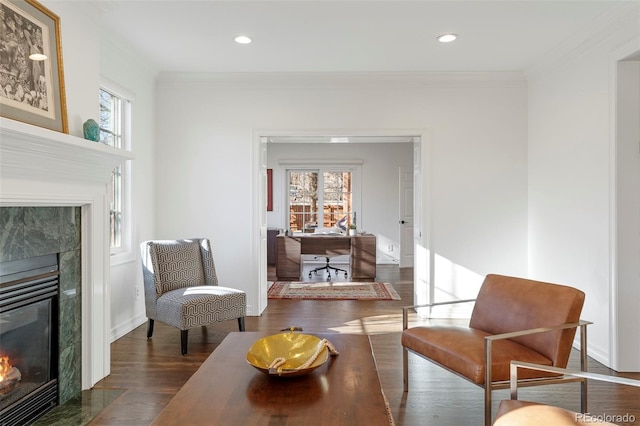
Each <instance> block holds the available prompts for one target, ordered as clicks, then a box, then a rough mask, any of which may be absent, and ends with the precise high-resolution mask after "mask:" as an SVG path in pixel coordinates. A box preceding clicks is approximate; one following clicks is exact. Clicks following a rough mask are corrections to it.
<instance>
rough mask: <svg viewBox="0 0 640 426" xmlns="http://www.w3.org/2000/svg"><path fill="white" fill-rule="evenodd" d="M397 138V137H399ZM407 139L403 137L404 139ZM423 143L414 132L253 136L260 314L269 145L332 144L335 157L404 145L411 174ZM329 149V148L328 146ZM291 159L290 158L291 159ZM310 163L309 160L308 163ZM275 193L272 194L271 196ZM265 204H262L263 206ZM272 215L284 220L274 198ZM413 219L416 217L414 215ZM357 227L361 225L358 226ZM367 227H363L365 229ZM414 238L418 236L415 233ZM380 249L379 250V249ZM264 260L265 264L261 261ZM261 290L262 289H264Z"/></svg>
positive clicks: (393, 222)
mask: <svg viewBox="0 0 640 426" xmlns="http://www.w3.org/2000/svg"><path fill="white" fill-rule="evenodd" d="M318 134H326V135H328V136H318ZM398 135H400V136H398ZM405 135H406V136H405ZM423 140H426V131H416V130H409V131H407V130H403V131H371V132H354V131H339V132H334V131H328V132H317V131H313V132H300V131H281V130H279V131H267V130H261V131H255V132H254V141H255V146H254V149H255V152H256V155H255V156H254V158H255V170H256V174H255V176H254V178H255V182H256V185H255V187H254V188H255V191H256V193H255V196H254V200H256V201H257V202H256V205H255V208H256V217H257V218H259V220H258V223H257V227H258V229H259V232H258V233H257V235H260V238H259V239H256V250H257V253H259V255H258V256H259V259H260V271H259V275H260V277H259V281H258V282H259V283H265V285H262V284H261V288H260V291H259V299H260V300H259V304H258V306H259V309H260V312H262V311H263V310H264V309H265V308H266V305H267V297H266V283H267V281H268V280H267V268H268V266H267V262H266V257H267V256H266V235H267V232H268V231H267V230H268V228H269V226H270V224H271V226H273V222H272V221H270V220H268V219H267V212H266V197H264V196H263V195H262V194H265V193H266V188H267V183H266V182H267V169H268V168H270V169H273V167H271V166H272V165H269V164H268V158H269V156H268V153H267V151H268V149H269V146H273V145H270V144H276V143H279V144H286V143H289V144H309V145H307V146H308V147H309V149H311V148H312V147H313V146H314V145H315V146H316V147H317V146H318V145H316V144H332V145H331V146H332V148H331V152H334V153H335V152H337V153H341V149H340V148H341V147H344V146H346V145H340V144H349V145H351V146H357V145H358V144H363V143H369V144H375V143H386V144H392V143H407V144H409V156H410V161H409V165H408V168H409V170H411V164H412V163H413V164H414V169H415V164H420V163H421V161H422V159H415V158H413V157H414V152H416V150H415V146H416V145H418V146H419V145H420V144H421V143H423ZM327 146H328V145H327ZM325 151H326V147H325ZM417 152H421V150H417ZM324 155H325V158H326V157H327V155H328V154H324ZM293 157H295V155H293ZM290 158H291V157H290ZM337 158H342V161H347V160H345V158H347V157H345V156H344V155H342V154H341V157H337ZM309 161H311V160H309ZM397 170H398V169H397V167H396V168H393V174H394V178H393V185H394V189H393V191H394V193H395V195H394V197H395V198H394V201H393V204H394V205H396V208H394V209H393V211H392V219H390V220H389V222H390V226H393V227H394V230H395V231H394V233H393V234H394V235H395V233H397V227H398V225H397V224H398V221H399V217H398V214H399V213H398V212H399V206H398V205H397V204H398V200H399V195H398V194H397V191H398V190H399V189H398V188H399V186H398V182H397V174H398V171H397ZM417 170H418V171H420V170H422V167H418V168H417ZM412 175H413V176H415V171H412ZM271 176H272V179H273V183H272V185H273V188H276V187H277V186H278V185H284V183H283V181H282V178H281V177H278V176H277V173H276V170H273V172H272V174H271ZM363 181H364V185H367V184H370V182H367V180H366V178H365V179H363ZM276 192H277V191H275V190H274V191H273V193H274V195H275V193H276ZM282 192H283V190H282V188H280V193H282ZM412 196H413V200H412V201H413V203H412V204H413V205H422V200H421V197H422V194H421V193H420V192H415V191H414V193H413V195H412ZM263 201H264V202H263ZM272 205H273V211H272V212H269V215H271V216H273V215H280V216H282V217H284V212H283V211H282V208H283V202H282V200H281V199H280V200H278V199H277V196H275V197H274V200H273V204H272ZM383 207H384V208H385V209H386V208H388V207H389V206H388V205H384V206H382V207H380V208H383ZM362 209H363V212H364V214H366V210H368V209H369V208H368V207H367V206H366V205H364V206H363V208H362ZM414 216H415V214H414ZM360 217H361V214H360V213H358V218H359V220H360ZM416 222H420V221H419V219H416ZM359 223H360V222H359ZM362 223H365V224H366V219H365V218H364V217H363V222H362ZM416 225H418V223H416ZM276 226H277V227H279V228H280V229H283V228H284V227H283V226H282V224H280V223H278V224H277V225H276ZM365 226H366V225H365ZM364 230H365V231H371V230H369V229H364ZM416 234H417V233H416ZM419 235H426V232H422V233H420V234H419ZM395 239H396V241H398V243H397V244H398V245H397V246H396V247H395V249H396V250H397V248H398V247H399V241H400V236H399V235H398V236H395ZM410 244H411V245H415V244H416V242H415V241H411V242H410ZM388 246H390V244H387V245H386V247H388ZM379 247H380V246H379ZM382 247H383V248H384V247H385V245H383V246H382ZM394 254H399V253H394ZM263 259H264V260H263ZM407 266H408V267H410V266H413V264H411V265H407ZM263 287H264V288H263Z"/></svg>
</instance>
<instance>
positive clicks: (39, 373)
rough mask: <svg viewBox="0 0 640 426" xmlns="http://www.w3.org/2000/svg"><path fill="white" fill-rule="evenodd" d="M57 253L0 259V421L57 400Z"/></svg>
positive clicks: (28, 417) (21, 417)
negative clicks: (10, 259) (4, 260)
mask: <svg viewBox="0 0 640 426" xmlns="http://www.w3.org/2000/svg"><path fill="white" fill-rule="evenodd" d="M58 257H59V256H58V255H57V254H51V255H46V256H38V257H33V258H29V259H20V260H13V261H8V262H2V263H0V425H2V426H13V425H25V424H30V423H32V422H33V421H35V420H36V419H37V418H39V417H41V416H42V415H44V414H45V413H47V412H48V411H50V410H51V409H53V408H54V407H56V406H57V405H58V401H59V397H58V315H59V313H58V306H59V302H58V297H59V291H60V289H59V287H60V285H59V275H60V271H59V261H58Z"/></svg>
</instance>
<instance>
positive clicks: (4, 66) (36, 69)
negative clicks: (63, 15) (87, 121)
mask: <svg viewBox="0 0 640 426" xmlns="http://www.w3.org/2000/svg"><path fill="white" fill-rule="evenodd" d="M0 25H2V27H1V28H0V116H2V117H6V118H10V119H13V120H17V121H22V122H24V123H28V124H33V125H35V126H40V127H45V128H47V129H51V130H55V131H58V132H62V133H68V132H69V128H68V123H67V105H66V100H65V88H64V73H63V67H62V47H61V41H60V18H58V16H57V15H55V14H54V13H53V12H51V11H50V10H49V9H47V8H46V7H44V6H43V5H41V4H40V3H38V2H37V1H35V0H0ZM37 54H40V55H44V56H40V57H38V56H35V55H37Z"/></svg>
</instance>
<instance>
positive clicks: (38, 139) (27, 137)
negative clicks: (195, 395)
mask: <svg viewBox="0 0 640 426" xmlns="http://www.w3.org/2000/svg"><path fill="white" fill-rule="evenodd" d="M132 158H133V157H132V156H131V153H128V152H125V151H123V150H119V149H113V148H111V147H107V146H105V145H102V144H98V143H95V142H90V141H87V140H84V139H80V138H78V137H75V136H71V135H67V134H63V133H59V132H53V131H51V130H47V129H43V128H39V127H35V126H30V125H28V124H24V123H20V122H17V121H13V120H8V119H4V118H3V119H0V181H1V182H2V191H1V192H0V205H2V206H21V205H22V206H27V205H28V206H80V207H81V214H82V220H81V257H82V260H81V262H82V290H81V292H82V293H81V299H82V320H81V321H82V330H81V334H82V389H89V388H91V387H92V386H93V385H94V384H95V383H97V382H98V381H99V380H101V379H103V378H104V377H106V376H107V375H108V374H109V372H110V368H111V355H110V350H109V345H110V340H109V338H110V328H111V325H110V324H111V322H110V319H111V294H110V293H111V289H110V285H109V282H110V281H109V276H110V268H109V250H108V248H109V243H108V241H109V240H108V235H109V213H108V204H107V194H106V189H107V181H108V180H109V177H110V174H111V170H112V169H113V168H114V167H115V166H116V165H118V164H120V163H121V162H123V161H126V160H130V159H132Z"/></svg>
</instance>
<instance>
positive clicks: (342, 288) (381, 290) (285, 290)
mask: <svg viewBox="0 0 640 426" xmlns="http://www.w3.org/2000/svg"><path fill="white" fill-rule="evenodd" d="M267 296H268V297H269V299H321V300H401V299H400V295H399V294H398V293H397V292H396V290H395V289H394V288H393V286H392V285H391V284H389V283H382V282H346V281H345V282H314V283H304V282H297V281H276V282H274V283H273V284H271V285H270V286H269V291H268V293H267Z"/></svg>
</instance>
